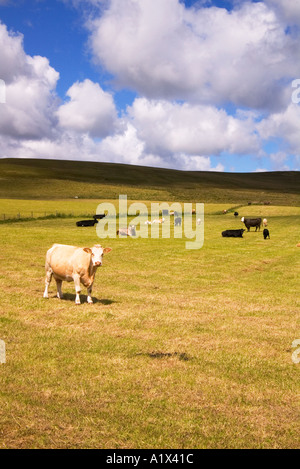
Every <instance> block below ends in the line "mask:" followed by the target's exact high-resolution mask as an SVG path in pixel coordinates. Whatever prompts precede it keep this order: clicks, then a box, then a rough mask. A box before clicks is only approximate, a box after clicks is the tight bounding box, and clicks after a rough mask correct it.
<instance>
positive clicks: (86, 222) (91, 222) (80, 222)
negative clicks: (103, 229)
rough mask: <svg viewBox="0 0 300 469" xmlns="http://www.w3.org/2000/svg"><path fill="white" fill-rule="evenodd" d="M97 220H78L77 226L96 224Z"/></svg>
mask: <svg viewBox="0 0 300 469" xmlns="http://www.w3.org/2000/svg"><path fill="white" fill-rule="evenodd" d="M96 223H98V221H97V220H81V221H77V222H76V226H95V224H96Z"/></svg>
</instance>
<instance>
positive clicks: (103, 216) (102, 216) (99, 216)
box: [93, 214, 106, 220]
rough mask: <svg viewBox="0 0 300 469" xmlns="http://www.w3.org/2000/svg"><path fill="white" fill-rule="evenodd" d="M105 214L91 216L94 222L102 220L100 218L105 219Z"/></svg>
mask: <svg viewBox="0 0 300 469" xmlns="http://www.w3.org/2000/svg"><path fill="white" fill-rule="evenodd" d="M105 216H106V215H105V214H101V215H93V218H94V220H102V218H105Z"/></svg>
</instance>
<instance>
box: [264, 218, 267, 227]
mask: <svg viewBox="0 0 300 469" xmlns="http://www.w3.org/2000/svg"><path fill="white" fill-rule="evenodd" d="M263 225H264V227H266V226H268V220H267V219H266V218H264V219H263Z"/></svg>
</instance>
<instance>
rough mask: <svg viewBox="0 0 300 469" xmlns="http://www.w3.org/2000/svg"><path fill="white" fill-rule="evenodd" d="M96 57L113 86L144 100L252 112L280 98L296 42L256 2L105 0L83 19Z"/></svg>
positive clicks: (291, 71) (291, 72)
mask: <svg viewBox="0 0 300 469" xmlns="http://www.w3.org/2000/svg"><path fill="white" fill-rule="evenodd" d="M89 28H90V31H91V47H92V50H93V53H94V56H95V58H96V60H98V62H99V63H101V65H104V67H105V68H106V69H107V70H109V71H110V72H111V73H112V74H113V75H114V77H115V81H116V83H117V84H118V85H119V86H120V87H130V88H133V89H136V90H138V92H139V93H140V94H142V95H145V96H146V97H148V98H163V99H183V100H194V101H195V100H196V101H198V102H200V103H208V102H210V103H215V104H222V103H228V102H232V103H234V104H235V105H237V106H250V107H254V108H257V109H276V108H277V109H278V108H282V107H283V106H284V104H285V103H286V99H287V96H286V94H285V93H284V92H283V91H284V90H283V89H282V86H281V82H282V81H284V80H287V79H290V78H291V77H294V76H295V73H296V71H297V70H298V68H297V67H298V65H297V63H298V56H299V53H300V45H299V41H297V40H296V38H293V37H292V36H291V35H288V34H286V32H285V27H284V25H282V24H281V22H280V21H279V20H278V18H277V16H276V14H275V12H274V11H273V9H271V8H268V6H267V5H265V4H264V3H262V2H259V3H250V2H247V3H245V4H242V6H240V7H239V8H236V9H234V10H233V11H231V12H228V11H227V10H225V9H222V8H216V7H211V8H199V9H196V8H189V9H187V8H185V6H184V5H183V4H182V3H180V2H179V1H178V0H165V1H164V2H162V1H161V0H143V2H137V1H135V0H111V1H110V2H109V7H108V8H107V9H106V10H105V12H104V13H103V14H102V15H101V16H100V17H99V18H97V19H95V20H93V21H91V22H90V24H89Z"/></svg>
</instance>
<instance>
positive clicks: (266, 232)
mask: <svg viewBox="0 0 300 469" xmlns="http://www.w3.org/2000/svg"><path fill="white" fill-rule="evenodd" d="M263 235H264V238H265V239H267V238H269V239H270V232H269V230H267V228H265V229H264V231H263Z"/></svg>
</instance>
